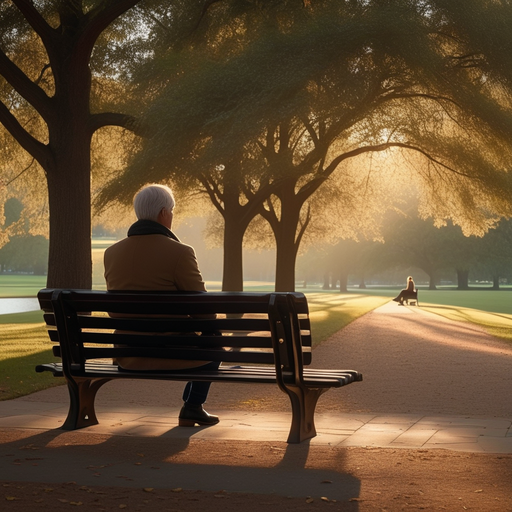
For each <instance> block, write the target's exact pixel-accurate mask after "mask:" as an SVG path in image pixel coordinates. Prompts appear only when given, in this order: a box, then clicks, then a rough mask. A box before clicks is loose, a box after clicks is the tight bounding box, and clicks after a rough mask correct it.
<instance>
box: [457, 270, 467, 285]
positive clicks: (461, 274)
mask: <svg viewBox="0 0 512 512" xmlns="http://www.w3.org/2000/svg"><path fill="white" fill-rule="evenodd" d="M457 289H458V290H469V270H458V269H457Z"/></svg>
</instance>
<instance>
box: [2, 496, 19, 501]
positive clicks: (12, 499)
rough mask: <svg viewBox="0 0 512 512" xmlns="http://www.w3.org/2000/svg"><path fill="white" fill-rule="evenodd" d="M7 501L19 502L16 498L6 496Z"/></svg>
mask: <svg viewBox="0 0 512 512" xmlns="http://www.w3.org/2000/svg"><path fill="white" fill-rule="evenodd" d="M5 499H6V500H7V501H15V500H19V498H16V496H6V497H5Z"/></svg>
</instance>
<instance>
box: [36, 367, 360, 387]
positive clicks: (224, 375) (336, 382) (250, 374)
mask: <svg viewBox="0 0 512 512" xmlns="http://www.w3.org/2000/svg"><path fill="white" fill-rule="evenodd" d="M36 371H38V372H43V371H51V372H52V373H54V374H56V375H57V376H60V375H62V364H61V363H47V364H44V365H38V366H37V367H36ZM116 372H117V374H116V377H115V378H125V379H152V380H167V379H169V377H170V376H171V375H172V379H173V380H180V381H189V380H191V379H193V380H203V381H212V382H213V381H216V382H218V381H232V382H240V383H244V382H245V383H265V384H275V383H276V373H275V370H274V369H273V368H261V367H257V366H256V367H251V366H242V367H235V368H230V367H227V368H225V367H221V368H219V370H218V371H216V372H194V371H193V370H190V371H188V370H181V371H179V372H172V374H171V372H157V371H154V372H141V371H126V370H124V371H120V370H119V369H118V368H117V366H115V365H109V364H105V363H101V364H95V363H87V365H86V367H85V371H78V370H76V371H75V372H74V374H75V376H76V377H83V376H87V377H89V378H105V377H107V376H112V373H116ZM355 373H357V372H353V371H351V370H347V371H346V372H343V371H340V370H338V371H337V373H336V374H333V375H322V374H321V373H319V370H316V371H315V372H311V373H305V379H304V382H305V383H306V385H307V386H310V387H341V386H344V385H347V384H350V383H352V382H354V381H356V380H357V379H356V375H354V374H355ZM285 379H288V380H289V381H290V383H291V382H292V378H291V377H287V376H286V375H285Z"/></svg>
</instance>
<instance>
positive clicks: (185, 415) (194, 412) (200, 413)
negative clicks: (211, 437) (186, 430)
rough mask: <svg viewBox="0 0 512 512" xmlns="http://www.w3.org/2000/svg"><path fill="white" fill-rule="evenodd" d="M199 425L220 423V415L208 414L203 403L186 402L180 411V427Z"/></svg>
mask: <svg viewBox="0 0 512 512" xmlns="http://www.w3.org/2000/svg"><path fill="white" fill-rule="evenodd" d="M196 423H197V424H198V425H215V424H217V423H219V417H218V416H214V415H213V414H208V413H207V412H206V411H205V410H204V409H203V406H202V405H190V404H185V405H184V406H183V407H182V408H181V411H180V416H179V420H178V425H179V426H180V427H193V426H194V425H195V424H196Z"/></svg>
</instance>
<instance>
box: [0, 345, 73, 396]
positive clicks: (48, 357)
mask: <svg viewBox="0 0 512 512" xmlns="http://www.w3.org/2000/svg"><path fill="white" fill-rule="evenodd" d="M57 360H58V359H57V358H56V357H54V355H53V354H52V351H51V349H48V350H43V351H41V352H36V353H32V354H28V355H25V356H20V357H11V358H8V359H3V360H1V361H0V401H2V400H10V399H12V398H18V397H20V396H24V395H29V394H30V393H35V392H36V391H42V390H44V389H47V388H50V387H53V386H58V385H62V384H64V382H65V381H64V379H58V378H55V377H53V375H51V374H50V373H47V372H45V373H36V370H35V367H36V365H38V364H42V363H50V362H53V361H57Z"/></svg>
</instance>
